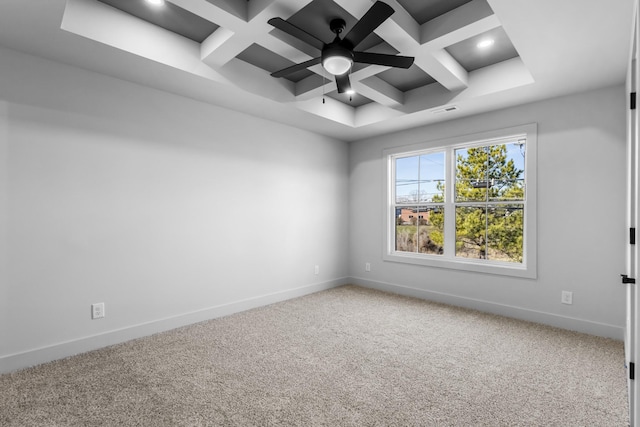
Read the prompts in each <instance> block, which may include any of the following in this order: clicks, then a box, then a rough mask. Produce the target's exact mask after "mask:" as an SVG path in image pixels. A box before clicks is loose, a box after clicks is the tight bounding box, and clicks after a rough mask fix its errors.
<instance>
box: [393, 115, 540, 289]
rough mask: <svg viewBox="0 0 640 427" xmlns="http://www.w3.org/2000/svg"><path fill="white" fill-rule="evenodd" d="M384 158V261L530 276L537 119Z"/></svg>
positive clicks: (532, 274) (397, 150)
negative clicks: (385, 167)
mask: <svg viewBox="0 0 640 427" xmlns="http://www.w3.org/2000/svg"><path fill="white" fill-rule="evenodd" d="M385 156H386V159H387V176H388V183H389V185H388V197H387V203H388V205H387V207H386V210H387V215H386V227H387V233H386V250H385V257H384V258H385V260H388V261H399V262H407V263H414V264H422V265H430V266H437V267H445V268H454V269H464V270H470V271H477V272H485V273H494V274H505V275H514V276H520V277H530V278H533V277H535V275H536V270H535V263H536V256H535V255H536V254H535V224H536V218H535V197H536V194H535V193H536V185H535V181H536V179H535V158H536V125H535V124H533V125H526V126H520V127H517V128H511V129H504V130H501V131H495V132H488V133H484V134H477V135H471V136H466V137H460V138H452V139H449V140H443V141H434V142H429V143H423V144H417V145H413V146H411V147H400V148H395V149H391V150H386V151H385Z"/></svg>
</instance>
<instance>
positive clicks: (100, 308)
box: [91, 302, 104, 319]
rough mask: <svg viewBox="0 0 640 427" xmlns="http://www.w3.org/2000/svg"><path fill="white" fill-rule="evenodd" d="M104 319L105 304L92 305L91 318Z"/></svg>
mask: <svg viewBox="0 0 640 427" xmlns="http://www.w3.org/2000/svg"><path fill="white" fill-rule="evenodd" d="M103 317H104V303H103V302H98V303H95V304H91V318H92V319H101V318H103Z"/></svg>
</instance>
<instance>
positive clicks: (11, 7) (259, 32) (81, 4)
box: [0, 0, 633, 140]
mask: <svg viewBox="0 0 640 427" xmlns="http://www.w3.org/2000/svg"><path fill="white" fill-rule="evenodd" d="M384 1H385V3H387V4H389V5H390V6H391V7H392V8H393V9H394V13H393V15H392V16H391V17H390V18H389V19H387V20H386V21H385V22H383V23H382V24H381V25H380V26H379V27H378V28H376V30H375V32H374V34H371V35H370V36H368V37H367V38H366V39H365V40H364V41H363V42H362V43H361V44H360V45H359V46H358V49H357V50H360V51H367V52H376V53H387V54H398V55H404V56H412V57H415V61H414V64H413V65H412V66H411V67H410V68H409V69H398V68H389V67H385V66H379V65H365V64H355V65H354V67H353V69H352V71H351V74H350V80H351V85H352V87H353V88H354V89H355V91H356V93H355V94H354V95H346V94H338V93H337V92H336V85H335V82H334V80H333V76H331V75H330V74H328V73H327V72H326V71H325V70H324V69H323V67H322V66H321V65H320V64H318V65H314V66H312V67H310V68H309V69H307V70H303V71H299V72H296V73H294V74H291V75H288V76H286V78H275V77H272V76H271V73H272V72H274V71H277V70H279V69H282V68H285V67H288V66H291V65H294V64H297V63H301V62H304V61H307V60H309V59H312V58H315V57H318V56H320V51H319V50H318V49H317V48H315V47H313V46H310V45H308V44H306V43H305V42H303V41H300V40H298V39H296V38H294V37H292V36H291V35H289V34H286V33H284V32H282V31H280V30H278V29H275V28H274V27H273V26H271V25H269V24H268V22H267V21H268V20H269V19H271V18H274V17H280V18H282V19H284V20H286V21H287V22H289V23H291V24H293V25H295V26H297V27H299V28H301V29H303V30H305V31H306V32H307V33H309V34H311V35H312V36H314V37H315V38H317V39H320V40H322V41H324V42H325V43H330V42H331V41H332V40H333V38H334V36H335V35H334V34H333V33H332V32H331V31H330V29H329V22H330V21H331V20H332V19H334V18H341V19H344V20H345V21H346V30H345V32H348V31H349V29H350V28H352V27H353V25H355V24H356V23H357V22H358V20H359V19H360V18H361V17H362V16H363V15H364V14H365V13H366V12H367V11H368V10H369V9H370V8H371V6H372V5H373V3H374V1H373V0H166V1H165V4H164V6H154V5H151V4H149V3H148V2H147V1H146V0H46V1H45V0H3V1H2V2H0V45H4V46H6V47H9V48H12V49H17V50H22V51H25V52H27V53H31V54H35V55H38V56H43V57H46V58H49V59H53V60H56V61H60V62H64V63H68V64H71V65H76V66H80V67H83V68H87V69H90V70H94V71H98V72H101V73H104V74H107V75H111V76H114V77H118V78H122V79H125V80H129V81H133V82H136V83H141V84H145V85H148V86H151V87H154V88H157V89H161V90H165V91H169V92H173V93H177V94H180V95H184V96H188V97H192V98H195V99H198V100H201V101H204V102H209V103H212V104H217V105H221V106H224V107H227V108H232V109H237V110H241V111H245V112H247V113H249V114H253V115H257V116H262V117H265V118H267V119H270V120H276V121H280V122H283V123H287V124H291V125H293V126H298V127H301V128H305V129H309V130H312V131H315V132H320V133H324V134H327V135H330V136H334V137H338V138H341V139H344V140H355V139H359V138H364V137H367V136H371V135H376V134H382V133H386V132H391V131H394V130H399V129H404V128H410V127H414V126H419V125H423V124H428V123H433V122H437V121H442V120H448V119H451V118H456V117H462V116H465V115H470V114H476V113H479V112H483V111H488V110H492V109H497V108H503V107H507V106H511V105H517V104H520V103H524V102H528V101H533V100H536V99H542V98H546V97H551V96H558V95H562V94H566V93H572V92H577V91H581V90H586V89H590V88H595V87H602V86H607V85H613V84H618V83H622V82H623V81H624V77H625V72H626V62H627V52H628V51H629V41H630V36H631V35H630V31H631V30H630V29H631V14H632V3H633V2H632V0H616V1H615V2H604V1H601V0H586V1H585V0H562V1H557V0H384ZM485 40H491V41H492V44H491V45H490V46H489V47H486V48H480V47H478V44H479V43H480V42H482V41H485Z"/></svg>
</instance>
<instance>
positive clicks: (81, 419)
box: [0, 286, 628, 427]
mask: <svg viewBox="0 0 640 427" xmlns="http://www.w3.org/2000/svg"><path fill="white" fill-rule="evenodd" d="M625 375H626V370H625V368H624V355H623V345H622V343H621V342H619V341H615V340H610V339H604V338H598V337H593V336H589V335H584V334H579V333H574V332H568V331H564V330H560V329H555V328H550V327H546V326H541V325H537V324H533V323H527V322H522V321H517V320H512V319H506V318H502V317H498V316H493V315H488V314H483V313H479V312H475V311H471V310H465V309H460V308H454V307H449V306H445V305H440V304H434V303H430V302H426V301H422V300H417V299H412V298H406V297H400V296H395V295H390V294H387V293H383V292H378V291H373V290H369V289H363V288H359V287H354V286H346V287H341V288H336V289H332V290H329V291H324V292H320V293H317V294H313V295H308V296H305V297H302V298H298V299H294V300H290V301H286V302H282V303H278V304H274V305H271V306H267V307H263V308H259V309H254V310H250V311H247V312H243V313H239V314H235V315H232V316H228V317H224V318H220V319H216V320H211V321H208V322H203V323H199V324H195V325H191V326H188V327H184V328H180V329H176V330H173V331H169V332H166V333H161V334H157V335H153V336H150V337H147V338H143V339H138V340H134V341H130V342H127V343H124V344H120V345H116V346H112V347H108V348H104V349H101V350H97V351H94V352H90V353H86V354H81V355H78V356H74V357H70V358H67V359H64V360H59V361H56V362H52V363H48V364H44V365H40V366H37V367H34V368H30V369H26V370H23V371H19V372H16V373H12V374H7V375H3V376H0V396H1V397H0V425H2V426H21V427H22V426H563V427H567V426H603V427H613V426H627V425H628V416H627V394H626V379H625Z"/></svg>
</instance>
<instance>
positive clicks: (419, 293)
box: [349, 277, 624, 340]
mask: <svg viewBox="0 0 640 427" xmlns="http://www.w3.org/2000/svg"><path fill="white" fill-rule="evenodd" d="M350 279H351V280H350V282H349V283H351V284H354V285H357V286H363V287H366V288H371V289H377V290H380V291H386V292H391V293H394V294H400V295H404V296H409V297H415V298H420V299H424V300H429V301H434V302H439V303H443V304H450V305H454V306H458V307H465V308H470V309H475V310H479V311H483V312H486V313H492V314H498V315H501V316H505V317H511V318H514V319H520V320H526V321H529V322H535V323H541V324H543V325H549V326H555V327H558V328H562V329H568V330H571V331H576V332H582V333H586V334H590V335H597V336H601V337H606V338H613V339H616V340H624V328H623V327H620V326H616V325H609V324H606V323H599V322H593V321H590V320H585V319H578V318H574V317H568V316H561V315H558V314H553V313H547V312H543V311H536V310H530V309H527V308H522V307H517V306H511V305H505V304H498V303H495V302H491V301H485V300H480V299H475V298H466V297H460V296H457V295H452V294H447V293H442V292H434V291H428V290H424V289H417V288H412V287H409V286H403V285H397V284H393V283H385V282H378V281H374V280H368V279H363V278H360V277H351V278H350Z"/></svg>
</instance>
